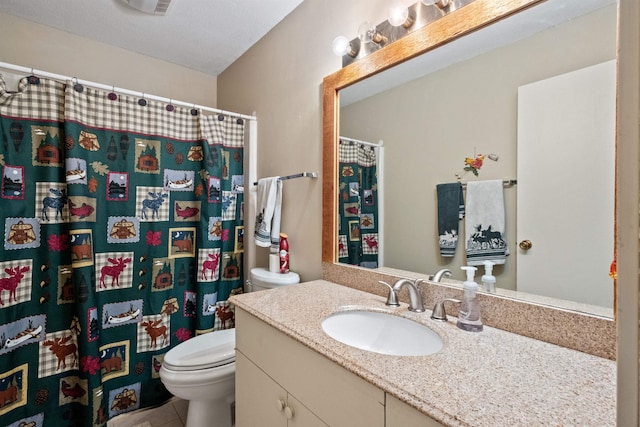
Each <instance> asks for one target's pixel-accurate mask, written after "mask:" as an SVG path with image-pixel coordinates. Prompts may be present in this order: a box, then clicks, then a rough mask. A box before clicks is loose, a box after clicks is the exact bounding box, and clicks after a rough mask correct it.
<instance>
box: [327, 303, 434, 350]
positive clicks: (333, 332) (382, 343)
mask: <svg viewBox="0 0 640 427" xmlns="http://www.w3.org/2000/svg"><path fill="white" fill-rule="evenodd" d="M322 329H323V330H324V331H325V333H326V334H327V335H329V336H330V337H331V338H333V339H335V340H338V341H340V342H341V343H343V344H347V345H349V346H351V347H356V348H359V349H362V350H367V351H372V352H374V353H381V354H389V355H394V356H425V355H429V354H433V353H437V352H438V351H440V350H441V349H442V345H443V344H442V338H440V336H439V335H438V334H436V333H435V332H434V331H432V330H431V329H429V328H428V327H426V326H424V325H421V324H420V323H417V322H414V321H412V320H409V319H405V318H404V317H399V316H394V315H392V314H387V313H380V312H375V311H364V310H352V311H341V312H337V313H334V314H332V315H330V316H328V317H327V318H325V319H324V320H323V321H322Z"/></svg>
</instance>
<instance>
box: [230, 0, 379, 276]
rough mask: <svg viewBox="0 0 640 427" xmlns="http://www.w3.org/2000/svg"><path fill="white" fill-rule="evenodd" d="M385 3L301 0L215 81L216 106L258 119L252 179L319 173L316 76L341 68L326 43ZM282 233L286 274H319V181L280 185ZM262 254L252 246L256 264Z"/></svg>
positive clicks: (349, 32) (263, 259) (372, 17)
mask: <svg viewBox="0 0 640 427" xmlns="http://www.w3.org/2000/svg"><path fill="white" fill-rule="evenodd" d="M385 3H387V2H385V1H384V0H350V1H348V2H344V1H342V0H306V1H304V2H303V3H302V4H301V5H300V6H299V7H298V8H297V9H295V10H294V11H293V12H292V13H291V14H290V15H289V16H288V17H287V18H285V19H284V20H283V21H282V22H281V23H280V24H279V25H278V26H277V27H276V28H275V29H274V30H272V31H271V32H270V33H269V34H267V35H266V36H265V37H264V38H263V39H262V40H260V42H258V43H257V44H256V45H255V46H254V47H253V48H251V49H250V50H249V51H248V52H247V53H246V54H245V55H243V56H242V57H241V58H240V59H239V60H237V61H236V62H235V63H234V64H232V65H231V66H230V67H229V68H227V69H226V70H225V71H224V72H223V73H222V74H220V75H219V76H218V107H219V108H223V109H225V110H232V111H237V112H240V113H244V114H251V113H252V112H253V111H255V112H256V113H257V116H258V177H259V178H260V177H265V176H273V175H289V174H293V173H298V172H302V171H319V172H321V171H322V92H321V91H322V79H323V78H324V76H326V75H328V74H330V73H332V72H334V71H336V70H337V69H338V68H340V66H341V61H342V60H341V58H339V57H337V56H335V55H334V54H333V52H332V51H331V42H332V41H333V39H334V38H335V37H336V36H338V35H340V34H344V35H345V36H347V37H349V38H352V37H355V34H356V32H357V29H358V26H359V25H360V24H361V23H362V22H363V21H365V20H368V21H370V22H375V23H378V22H381V21H382V20H383V14H384V11H386V7H385V6H384V4H385ZM282 206H283V215H282V224H281V229H282V231H283V232H286V233H287V234H288V235H289V246H290V262H291V268H292V270H294V271H296V272H298V273H300V275H301V278H302V280H313V279H318V278H320V277H321V275H322V272H321V232H322V230H321V228H322V227H321V226H322V224H321V210H322V209H321V207H322V183H321V180H320V179H315V180H311V179H296V180H290V181H285V182H284V184H283V204H282ZM267 253H268V250H266V249H263V248H258V256H257V264H258V266H262V267H265V266H267Z"/></svg>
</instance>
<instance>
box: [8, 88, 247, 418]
mask: <svg viewBox="0 0 640 427" xmlns="http://www.w3.org/2000/svg"><path fill="white" fill-rule="evenodd" d="M0 136H1V138H2V144H1V145H0V166H1V167H2V184H1V188H0V206H1V208H0V221H1V223H2V226H3V231H4V239H3V243H2V245H3V247H2V252H1V254H2V256H1V257H0V420H1V421H0V424H1V425H3V426H16V427H17V426H34V427H36V426H91V425H95V426H99V425H104V424H105V423H106V421H107V420H108V419H109V418H112V417H113V416H116V415H118V414H121V413H124V412H129V411H132V410H135V409H138V408H142V407H145V406H150V405H156V404H158V403H161V402H162V401H163V400H165V399H166V398H168V397H169V394H168V392H167V391H166V389H165V388H164V386H163V385H162V383H161V381H160V377H159V368H160V366H161V363H162V360H163V356H164V354H166V352H167V351H169V349H171V348H172V347H174V346H175V345H177V344H179V343H180V342H182V341H185V340H187V339H189V338H191V337H193V336H194V335H196V334H200V333H206V332H210V331H213V330H216V329H224V328H230V327H233V326H234V315H233V311H232V309H231V308H230V307H229V305H228V303H227V302H226V300H227V298H228V297H229V295H230V294H231V293H232V292H236V291H238V290H239V289H241V286H242V282H243V278H242V260H243V258H242V254H243V236H244V229H243V210H244V205H243V200H244V199H243V189H244V182H243V175H242V170H243V168H242V165H243V141H244V124H243V122H242V121H241V120H240V119H235V118H232V117H229V116H224V115H213V116H209V115H203V114H202V112H200V111H198V110H195V109H189V108H183V107H177V106H174V105H171V104H163V103H160V102H156V101H148V100H145V99H137V98H134V97H129V96H122V95H119V94H116V93H109V92H105V91H101V90H96V89H93V88H90V87H85V86H82V85H79V84H75V85H74V84H72V83H71V82H68V83H67V84H63V83H60V82H57V81H53V80H49V79H43V78H39V79H38V78H36V77H33V76H31V77H29V78H25V79H23V80H22V81H21V82H20V86H19V89H18V91H17V92H15V93H12V92H8V91H7V90H6V88H5V84H4V80H2V78H1V76H0Z"/></svg>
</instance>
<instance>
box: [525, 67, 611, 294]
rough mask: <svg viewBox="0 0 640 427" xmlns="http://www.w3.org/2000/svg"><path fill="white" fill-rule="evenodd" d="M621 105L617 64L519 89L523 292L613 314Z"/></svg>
mask: <svg viewBox="0 0 640 427" xmlns="http://www.w3.org/2000/svg"><path fill="white" fill-rule="evenodd" d="M615 98H616V68H615V61H609V62H605V63H602V64H598V65H594V66H590V67H587V68H583V69H580V70H577V71H574V72H571V73H567V74H562V75H560V76H556V77H552V78H550V79H547V80H542V81H539V82H535V83H531V84H528V85H525V86H521V87H520V88H518V156H517V157H518V163H517V164H518V196H517V211H518V213H517V239H518V240H517V243H518V244H519V245H518V246H516V248H515V251H516V252H517V267H518V268H517V290H518V291H523V292H530V293H533V294H538V295H543V296H549V297H553V298H560V299H568V300H573V301H578V302H581V303H585V304H593V305H599V306H606V307H612V306H613V284H612V280H611V279H610V278H609V276H608V273H609V265H610V263H611V261H612V259H613V235H614V183H615V119H616V115H615V109H616V106H615V101H616V99H615ZM526 241H529V242H531V248H530V249H526V247H527V243H526ZM522 248H525V249H522Z"/></svg>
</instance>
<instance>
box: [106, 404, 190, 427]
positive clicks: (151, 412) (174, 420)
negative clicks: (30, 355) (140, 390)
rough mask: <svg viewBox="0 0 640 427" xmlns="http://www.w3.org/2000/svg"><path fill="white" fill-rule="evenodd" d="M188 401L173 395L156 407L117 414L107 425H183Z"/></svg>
mask: <svg viewBox="0 0 640 427" xmlns="http://www.w3.org/2000/svg"><path fill="white" fill-rule="evenodd" d="M188 404H189V402H187V401H186V400H182V399H178V398H176V397H174V398H173V399H171V400H170V401H168V402H167V403H165V404H164V405H162V406H159V407H157V408H150V409H142V410H140V411H135V412H131V413H128V414H122V415H119V416H117V417H115V418H113V419H112V420H109V422H108V423H107V427H184V424H185V422H186V420H187V408H188Z"/></svg>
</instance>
